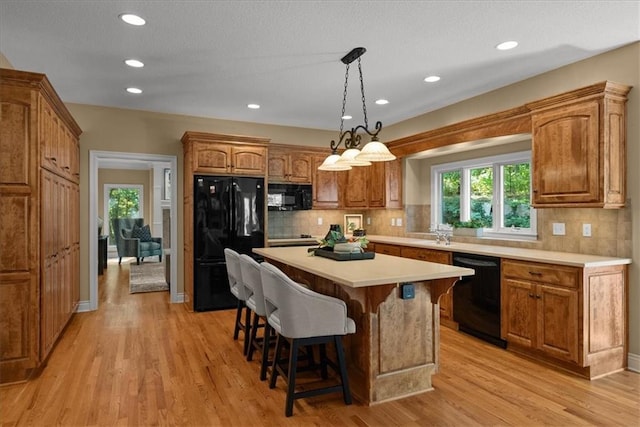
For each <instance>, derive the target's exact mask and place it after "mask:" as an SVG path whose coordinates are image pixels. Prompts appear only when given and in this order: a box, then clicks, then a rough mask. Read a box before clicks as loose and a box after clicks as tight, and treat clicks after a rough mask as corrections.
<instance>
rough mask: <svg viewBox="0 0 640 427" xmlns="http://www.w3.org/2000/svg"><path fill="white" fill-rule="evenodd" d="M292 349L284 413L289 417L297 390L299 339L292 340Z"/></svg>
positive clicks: (291, 413)
mask: <svg viewBox="0 0 640 427" xmlns="http://www.w3.org/2000/svg"><path fill="white" fill-rule="evenodd" d="M291 341H292V342H291V351H290V354H289V372H288V374H287V404H286V407H285V410H284V414H285V415H286V416H287V417H290V416H291V415H293V398H294V395H295V391H296V370H297V368H298V350H299V347H298V340H297V339H293V340H291Z"/></svg>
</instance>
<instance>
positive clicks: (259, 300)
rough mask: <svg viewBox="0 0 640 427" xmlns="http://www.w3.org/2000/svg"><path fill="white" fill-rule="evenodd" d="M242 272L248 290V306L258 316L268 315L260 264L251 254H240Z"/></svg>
mask: <svg viewBox="0 0 640 427" xmlns="http://www.w3.org/2000/svg"><path fill="white" fill-rule="evenodd" d="M240 273H241V275H242V282H243V283H244V286H245V289H246V291H247V297H248V298H247V301H246V304H247V306H248V307H249V308H250V309H251V310H253V311H254V312H255V313H256V314H257V315H258V316H263V317H266V315H267V309H266V308H265V306H264V292H263V291H262V277H261V275H260V264H259V263H258V262H257V261H256V260H255V259H253V258H251V257H250V256H249V255H245V254H242V255H240Z"/></svg>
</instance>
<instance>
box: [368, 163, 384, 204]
mask: <svg viewBox="0 0 640 427" xmlns="http://www.w3.org/2000/svg"><path fill="white" fill-rule="evenodd" d="M385 164H386V162H372V163H371V166H365V168H367V172H368V173H369V179H368V180H367V204H368V206H369V207H370V208H383V207H384V206H385V202H386V179H385V178H386V168H385Z"/></svg>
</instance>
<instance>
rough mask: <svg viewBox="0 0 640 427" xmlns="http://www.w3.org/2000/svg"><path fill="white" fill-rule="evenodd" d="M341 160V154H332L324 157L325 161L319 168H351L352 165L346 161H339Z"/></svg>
mask: <svg viewBox="0 0 640 427" xmlns="http://www.w3.org/2000/svg"><path fill="white" fill-rule="evenodd" d="M338 160H340V155H339V154H335V153H334V154H331V155H330V156H329V157H327V158H326V159H324V162H322V164H321V165H320V166H318V170H321V171H348V170H350V169H351V165H349V164H347V163H345V162H338Z"/></svg>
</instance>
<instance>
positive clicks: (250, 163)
mask: <svg viewBox="0 0 640 427" xmlns="http://www.w3.org/2000/svg"><path fill="white" fill-rule="evenodd" d="M266 169H267V149H266V148H264V147H249V146H247V147H233V149H232V162H231V172H232V173H235V174H242V175H264V174H265V172H266Z"/></svg>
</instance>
